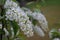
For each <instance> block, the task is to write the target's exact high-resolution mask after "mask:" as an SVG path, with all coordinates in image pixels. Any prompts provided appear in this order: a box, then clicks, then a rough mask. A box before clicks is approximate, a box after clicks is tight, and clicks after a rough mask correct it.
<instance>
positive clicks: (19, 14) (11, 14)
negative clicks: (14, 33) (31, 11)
mask: <svg viewBox="0 0 60 40" xmlns="http://www.w3.org/2000/svg"><path fill="white" fill-rule="evenodd" d="M4 8H6V9H7V11H6V20H8V19H9V20H11V21H13V20H15V21H16V22H17V23H18V25H19V26H20V28H21V30H22V31H23V32H24V34H25V35H27V37H28V36H29V37H30V36H33V28H32V23H31V22H30V21H29V17H28V16H27V14H25V13H24V11H23V10H22V9H21V8H20V7H19V6H18V4H17V3H15V2H13V1H11V0H7V1H6V3H5V5H4Z"/></svg>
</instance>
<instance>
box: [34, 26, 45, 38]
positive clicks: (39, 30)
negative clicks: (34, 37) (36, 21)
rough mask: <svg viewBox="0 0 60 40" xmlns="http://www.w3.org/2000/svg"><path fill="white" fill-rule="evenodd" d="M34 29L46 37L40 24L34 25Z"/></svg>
mask: <svg viewBox="0 0 60 40" xmlns="http://www.w3.org/2000/svg"><path fill="white" fill-rule="evenodd" d="M34 31H35V32H36V33H37V34H38V35H39V36H41V37H44V36H45V34H44V32H43V30H42V29H41V28H40V27H39V26H38V25H36V26H35V27H34Z"/></svg>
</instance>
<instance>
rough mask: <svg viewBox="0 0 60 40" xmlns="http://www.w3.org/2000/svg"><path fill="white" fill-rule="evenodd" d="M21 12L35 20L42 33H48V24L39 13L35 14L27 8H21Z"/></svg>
mask: <svg viewBox="0 0 60 40" xmlns="http://www.w3.org/2000/svg"><path fill="white" fill-rule="evenodd" d="M23 10H24V11H25V13H26V14H28V15H29V16H32V17H33V19H35V20H37V21H38V22H39V23H40V26H41V28H42V29H43V30H44V31H46V32H47V31H48V22H47V20H46V18H45V16H44V15H43V14H42V13H41V12H36V11H34V12H32V11H31V10H30V9H28V8H23Z"/></svg>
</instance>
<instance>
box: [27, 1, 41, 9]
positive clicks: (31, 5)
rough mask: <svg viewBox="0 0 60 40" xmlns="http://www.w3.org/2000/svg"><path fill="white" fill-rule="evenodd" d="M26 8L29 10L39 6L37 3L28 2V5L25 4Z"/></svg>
mask: <svg viewBox="0 0 60 40" xmlns="http://www.w3.org/2000/svg"><path fill="white" fill-rule="evenodd" d="M26 6H27V7H28V8H30V9H31V10H33V9H40V8H41V4H40V3H39V2H29V3H27V4H26Z"/></svg>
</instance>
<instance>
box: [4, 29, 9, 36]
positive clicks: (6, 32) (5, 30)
mask: <svg viewBox="0 0 60 40" xmlns="http://www.w3.org/2000/svg"><path fill="white" fill-rule="evenodd" d="M3 30H4V32H5V35H6V36H8V35H9V32H8V31H7V29H6V28H4V29H3Z"/></svg>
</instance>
